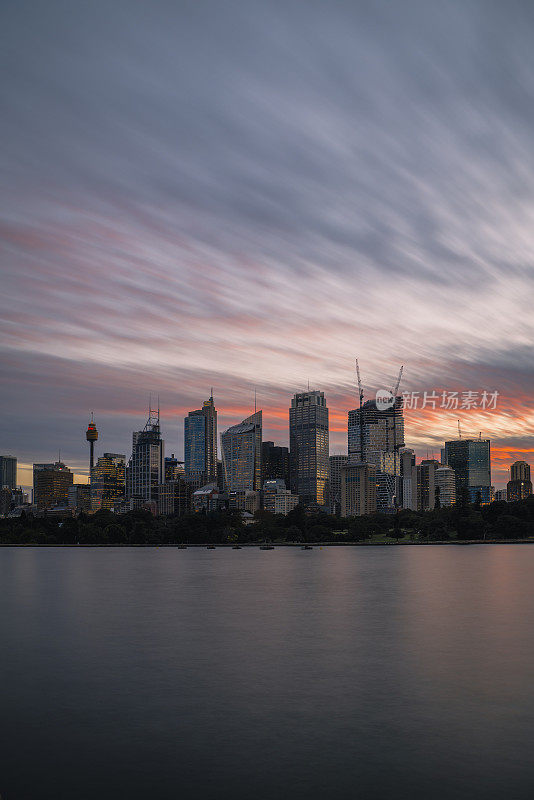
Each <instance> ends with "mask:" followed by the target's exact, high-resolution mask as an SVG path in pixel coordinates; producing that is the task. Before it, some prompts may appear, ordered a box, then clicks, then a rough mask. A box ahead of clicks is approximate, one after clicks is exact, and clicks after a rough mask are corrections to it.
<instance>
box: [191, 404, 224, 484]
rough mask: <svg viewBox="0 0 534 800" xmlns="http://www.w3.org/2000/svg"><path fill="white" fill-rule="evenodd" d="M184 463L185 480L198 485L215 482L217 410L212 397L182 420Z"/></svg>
mask: <svg viewBox="0 0 534 800" xmlns="http://www.w3.org/2000/svg"><path fill="white" fill-rule="evenodd" d="M184 461H185V474H186V477H187V478H191V477H193V476H198V479H199V481H200V483H201V484H202V483H211V482H213V481H216V480H217V410H216V408H215V405H214V402H213V397H210V398H209V400H206V401H205V402H204V403H203V405H202V408H200V409H198V410H197V411H190V412H189V414H188V415H187V417H186V418H185V420H184Z"/></svg>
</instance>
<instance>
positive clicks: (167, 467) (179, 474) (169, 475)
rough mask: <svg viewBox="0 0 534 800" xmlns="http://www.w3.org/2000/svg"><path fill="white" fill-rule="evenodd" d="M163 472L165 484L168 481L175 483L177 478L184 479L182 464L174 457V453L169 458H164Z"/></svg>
mask: <svg viewBox="0 0 534 800" xmlns="http://www.w3.org/2000/svg"><path fill="white" fill-rule="evenodd" d="M164 472H165V483H168V482H169V481H177V480H178V478H183V477H184V474H185V472H184V462H183V461H178V459H177V458H175V457H174V453H173V454H172V455H171V456H170V457H169V456H166V457H165V463H164Z"/></svg>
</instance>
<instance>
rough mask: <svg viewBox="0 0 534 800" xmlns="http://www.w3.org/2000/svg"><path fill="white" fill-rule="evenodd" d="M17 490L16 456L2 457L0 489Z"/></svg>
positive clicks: (0, 459) (0, 463)
mask: <svg viewBox="0 0 534 800" xmlns="http://www.w3.org/2000/svg"><path fill="white" fill-rule="evenodd" d="M4 486H7V488H8V489H16V488H17V459H16V458H15V456H0V489H3V488H4Z"/></svg>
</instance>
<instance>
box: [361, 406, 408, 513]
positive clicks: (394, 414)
mask: <svg viewBox="0 0 534 800" xmlns="http://www.w3.org/2000/svg"><path fill="white" fill-rule="evenodd" d="M401 447H404V415H403V400H402V397H400V396H399V397H396V398H395V403H394V404H392V406H391V408H386V409H379V408H377V406H376V402H375V401H374V400H368V401H367V402H366V403H364V404H363V406H362V408H361V409H360V408H356V409H354V410H353V411H349V419H348V453H349V463H350V464H358V463H362V462H363V463H368V464H371V465H372V466H374V467H375V469H376V482H377V495H376V505H377V511H382V512H388V511H393V510H394V509H395V508H396V507H397V505H398V504H399V499H400V497H399V496H400V456H399V450H400V448H401Z"/></svg>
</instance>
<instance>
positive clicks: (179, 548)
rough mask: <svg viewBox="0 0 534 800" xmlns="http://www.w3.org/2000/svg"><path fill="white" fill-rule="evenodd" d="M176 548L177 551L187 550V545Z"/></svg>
mask: <svg viewBox="0 0 534 800" xmlns="http://www.w3.org/2000/svg"><path fill="white" fill-rule="evenodd" d="M177 547H178V550H187V545H186V544H179V545H177Z"/></svg>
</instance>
